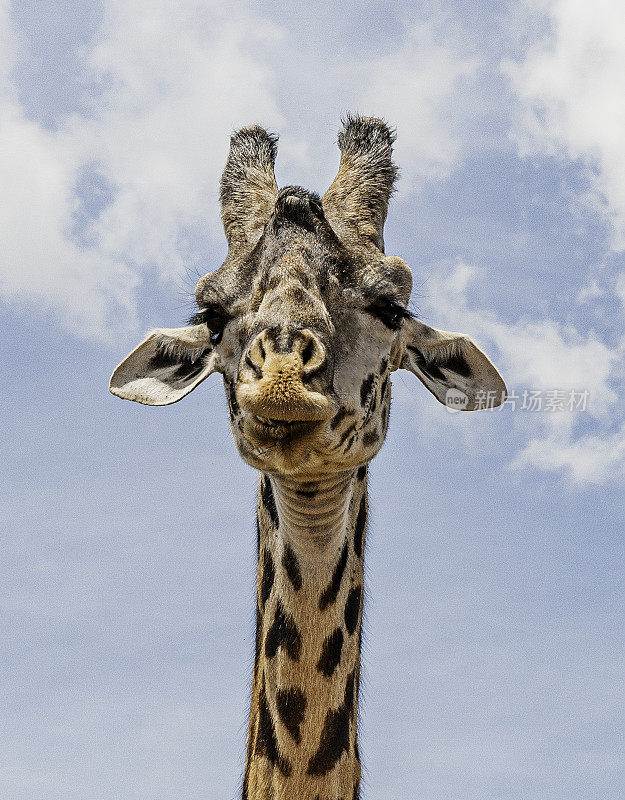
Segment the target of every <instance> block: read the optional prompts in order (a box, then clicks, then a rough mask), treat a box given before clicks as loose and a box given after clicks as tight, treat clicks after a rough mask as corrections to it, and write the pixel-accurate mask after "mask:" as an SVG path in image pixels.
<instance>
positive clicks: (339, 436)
mask: <svg viewBox="0 0 625 800" xmlns="http://www.w3.org/2000/svg"><path fill="white" fill-rule="evenodd" d="M392 143H393V134H392V132H391V131H390V130H389V128H388V127H387V126H386V125H385V124H384V123H383V122H381V121H380V120H377V119H372V118H357V119H348V121H347V123H346V124H345V125H344V127H343V129H342V131H341V133H340V134H339V147H340V150H341V161H340V165H339V170H338V174H337V176H336V178H335V179H334V181H333V183H332V185H331V186H330V188H329V189H328V190H327V192H326V193H325V194H324V196H323V198H319V197H318V196H317V195H316V194H314V193H312V192H307V191H305V190H304V189H301V188H300V187H295V186H290V187H287V188H284V189H282V190H280V191H278V187H277V185H276V180H275V177H274V172H273V165H274V161H275V155H276V144H277V140H276V138H275V137H273V136H271V135H270V134H268V133H267V132H266V131H264V130H263V129H262V128H260V127H249V128H244V129H243V130H241V131H239V132H238V133H236V134H234V136H233V137H232V140H231V145H230V153H229V156H228V160H227V163H226V167H225V170H224V174H223V177H222V181H221V215H222V220H223V224H224V230H225V233H226V237H227V240H228V256H227V258H226V260H225V262H224V263H223V264H222V266H221V267H219V269H217V270H215V271H214V272H211V273H209V274H207V275H205V276H204V277H203V278H201V279H200V281H199V282H198V284H197V287H196V292H195V296H196V302H197V305H198V312H197V313H196V314H195V316H194V317H193V318H192V319H191V320H190V321H189V325H188V327H184V328H169V329H158V330H155V331H153V332H152V333H150V334H149V335H148V337H147V338H146V339H145V340H144V341H143V342H141V344H139V346H138V347H137V348H136V349H135V350H133V351H132V352H131V353H130V355H128V356H127V357H126V358H125V359H124V360H123V361H122V362H121V364H120V365H119V366H118V367H117V368H116V370H115V372H114V373H113V376H112V378H111V384H110V388H111V391H112V392H113V394H115V395H117V396H118V397H122V398H125V399H128V400H135V401H137V402H140V403H146V404H148V405H168V404H170V403H175V402H177V401H178V400H180V399H182V398H183V397H184V396H185V395H187V394H188V393H189V392H190V391H192V390H193V389H195V387H196V386H198V385H199V384H200V383H201V382H202V381H203V380H204V379H205V378H207V377H208V376H209V375H210V374H211V373H213V372H220V373H221V374H222V376H223V380H224V385H225V388H226V395H227V399H228V407H229V413H230V423H231V428H232V432H233V435H234V438H235V441H236V444H237V447H238V449H239V451H240V453H241V455H242V456H243V458H244V459H245V460H246V461H247V462H248V463H250V464H251V465H252V466H254V467H257V468H258V469H260V470H262V471H264V472H275V473H279V474H289V475H297V476H301V477H303V478H305V477H306V476H313V475H318V474H320V473H323V472H332V471H341V470H346V469H351V468H354V467H356V466H359V465H362V464H364V463H366V462H368V461H369V460H371V459H372V458H373V457H374V456H375V454H376V453H377V452H378V450H379V449H380V447H381V445H382V443H383V441H384V437H385V434H386V429H387V426H388V417H389V410H390V399H391V387H390V373H391V372H392V371H393V370H396V369H399V368H404V369H407V370H409V371H411V372H413V373H414V374H415V375H416V376H417V377H418V378H419V379H420V380H421V382H422V383H423V384H424V385H425V386H426V387H427V388H428V389H429V390H430V392H432V394H433V395H434V396H435V397H436V398H437V399H438V400H439V401H441V402H445V401H446V398H449V396H450V392H451V393H452V394H454V397H459V398H460V399H461V402H460V404H459V405H460V407H461V408H462V409H463V410H473V409H475V408H477V407H479V403H478V400H477V398H478V393H480V392H482V393H483V392H487V393H490V394H489V395H488V396H489V397H491V398H494V402H492V403H491V405H493V404H494V405H499V403H501V402H502V401H503V399H504V397H505V385H504V383H503V380H502V379H501V376H500V375H499V373H498V372H497V370H496V369H495V367H494V366H493V365H492V364H491V362H490V361H489V360H488V358H487V357H486V356H485V355H484V354H483V353H482V352H481V350H479V349H478V348H477V347H476V345H475V344H474V343H473V342H472V341H471V340H470V339H469V338H468V337H466V336H463V335H461V334H456V333H448V332H444V331H439V330H435V329H434V328H430V327H428V326H427V325H425V324H424V323H422V322H420V321H419V320H417V319H415V318H414V317H413V315H412V314H411V313H410V312H409V311H408V310H407V303H408V301H409V298H410V292H411V288H412V275H411V271H410V268H409V266H408V265H407V264H406V262H405V261H403V260H402V259H401V258H398V257H396V256H388V255H385V254H384V243H383V227H384V221H385V219H386V212H387V206H388V200H389V197H390V195H391V192H392V190H393V183H394V179H395V176H396V172H397V170H396V167H395V166H394V165H393V162H392V160H391V150H392ZM480 396H483V395H480Z"/></svg>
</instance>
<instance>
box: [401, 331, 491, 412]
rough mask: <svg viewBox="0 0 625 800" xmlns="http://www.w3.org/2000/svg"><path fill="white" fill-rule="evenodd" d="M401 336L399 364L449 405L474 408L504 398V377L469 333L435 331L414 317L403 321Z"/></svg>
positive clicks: (473, 409)
mask: <svg viewBox="0 0 625 800" xmlns="http://www.w3.org/2000/svg"><path fill="white" fill-rule="evenodd" d="M401 335H402V338H403V340H404V342H403V343H404V348H403V355H402V359H401V363H400V367H402V368H403V369H407V370H410V372H413V373H414V374H415V375H416V376H417V378H419V380H420V381H421V383H423V385H424V386H425V387H426V388H427V389H429V390H430V392H432V394H433V395H434V397H436V399H437V400H439V401H440V402H441V403H444V404H445V405H446V406H448V407H449V408H453V409H456V410H459V411H477V410H479V409H483V408H495V407H496V406H500V405H501V404H502V403H503V402H504V400H505V399H506V384H505V383H504V381H503V378H502V377H501V375H500V374H499V372H498V371H497V369H496V367H495V366H494V365H493V364H492V363H491V361H490V360H489V359H488V357H487V356H486V355H484V353H483V352H482V351H481V350H480V349H479V347H477V345H475V344H474V343H473V342H472V341H471V339H469V337H468V336H464V335H463V334H461V333H450V332H449V331H438V330H436V328H430V327H428V326H427V325H424V324H423V323H422V322H419V320H416V319H410V320H406V321H405V322H404V325H403V327H402V334H401Z"/></svg>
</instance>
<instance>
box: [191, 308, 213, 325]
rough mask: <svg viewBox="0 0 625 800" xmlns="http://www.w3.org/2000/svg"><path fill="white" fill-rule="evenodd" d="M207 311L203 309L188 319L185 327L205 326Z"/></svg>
mask: <svg viewBox="0 0 625 800" xmlns="http://www.w3.org/2000/svg"><path fill="white" fill-rule="evenodd" d="M207 310H208V309H204V310H203V311H198V312H197V313H196V314H194V315H193V316H192V317H189V319H188V320H187V325H205V324H206V316H207V315H206V312H207Z"/></svg>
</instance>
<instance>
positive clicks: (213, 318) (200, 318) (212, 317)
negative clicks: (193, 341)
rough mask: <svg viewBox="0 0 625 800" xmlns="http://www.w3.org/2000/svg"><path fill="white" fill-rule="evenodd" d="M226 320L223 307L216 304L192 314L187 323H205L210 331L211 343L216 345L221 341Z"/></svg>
mask: <svg viewBox="0 0 625 800" xmlns="http://www.w3.org/2000/svg"><path fill="white" fill-rule="evenodd" d="M227 322H228V316H227V314H226V313H225V312H224V311H223V309H221V308H219V307H218V306H208V307H207V308H201V309H200V310H199V311H198V313H197V314H194V315H193V316H192V317H191V319H190V320H189V325H206V327H207V328H208V329H209V331H210V340H211V344H212V345H217V344H219V342H220V341H221V337H222V336H223V332H224V328H225V327H226V323H227Z"/></svg>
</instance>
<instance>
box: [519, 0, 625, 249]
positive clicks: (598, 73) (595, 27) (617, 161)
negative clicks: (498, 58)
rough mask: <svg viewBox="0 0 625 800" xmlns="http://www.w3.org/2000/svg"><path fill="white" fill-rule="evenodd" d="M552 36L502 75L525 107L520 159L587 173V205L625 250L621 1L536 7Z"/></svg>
mask: <svg viewBox="0 0 625 800" xmlns="http://www.w3.org/2000/svg"><path fill="white" fill-rule="evenodd" d="M528 5H529V7H530V9H531V10H533V11H535V12H536V13H537V14H544V15H546V18H547V20H548V23H549V27H550V31H549V33H548V34H547V35H545V36H544V37H543V38H542V39H541V40H540V41H539V42H538V43H537V44H535V45H534V46H533V47H531V48H530V49H529V51H528V52H527V53H526V55H525V57H524V59H523V60H522V61H521V62H519V63H507V64H506V65H505V66H504V69H505V71H506V72H507V73H508V75H509V76H510V79H511V81H512V86H513V88H514V90H515V91H516V93H517V94H518V96H519V98H520V100H521V102H522V104H523V116H522V120H521V124H520V128H519V130H518V131H517V136H518V141H519V144H520V148H521V152H522V153H523V154H526V155H527V154H529V153H535V152H538V153H548V154H551V155H557V156H561V157H564V158H567V159H570V160H572V161H576V160H578V159H581V160H582V161H583V163H584V164H585V165H586V166H587V175H588V178H589V182H590V186H591V187H592V193H591V196H590V197H588V198H586V199H587V200H590V201H591V202H593V204H594V205H595V206H597V207H598V208H601V209H602V210H603V212H604V213H605V214H606V215H607V217H608V218H609V220H610V222H611V224H612V226H613V231H614V236H613V247H614V249H616V250H624V249H625V161H624V160H623V156H622V152H623V141H624V139H625V104H624V103H623V97H625V6H624V5H623V3H621V2H620V0H597V1H596V2H593V3H587V2H584V0H540V2H537V1H536V0H532V1H531V2H528Z"/></svg>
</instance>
